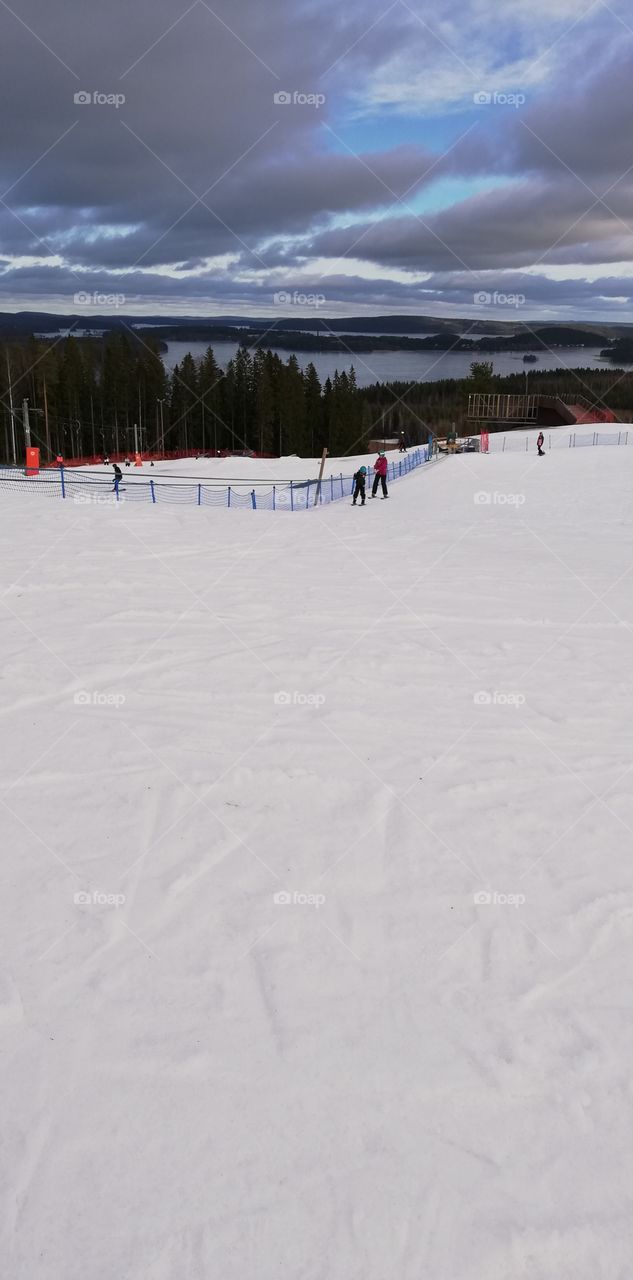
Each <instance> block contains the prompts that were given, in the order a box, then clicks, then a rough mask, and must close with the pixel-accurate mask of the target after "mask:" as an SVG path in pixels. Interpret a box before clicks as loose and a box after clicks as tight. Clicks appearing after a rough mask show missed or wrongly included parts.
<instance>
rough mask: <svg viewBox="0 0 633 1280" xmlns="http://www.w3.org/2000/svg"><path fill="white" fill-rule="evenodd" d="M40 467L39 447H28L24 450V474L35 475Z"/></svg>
mask: <svg viewBox="0 0 633 1280" xmlns="http://www.w3.org/2000/svg"><path fill="white" fill-rule="evenodd" d="M39 469H40V451H39V449H31V448H28V449H27V451H26V467H25V469H24V474H25V475H26V476H36V475H37V473H38V471H39Z"/></svg>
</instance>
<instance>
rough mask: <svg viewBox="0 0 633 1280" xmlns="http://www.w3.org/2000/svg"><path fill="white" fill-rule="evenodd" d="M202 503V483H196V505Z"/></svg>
mask: <svg viewBox="0 0 633 1280" xmlns="http://www.w3.org/2000/svg"><path fill="white" fill-rule="evenodd" d="M201 504H202V485H201V484H199V485H198V506H200V505H201Z"/></svg>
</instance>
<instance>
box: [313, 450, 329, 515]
mask: <svg viewBox="0 0 633 1280" xmlns="http://www.w3.org/2000/svg"><path fill="white" fill-rule="evenodd" d="M326 458H327V449H324V450H323V456H322V458H321V467H320V469H319V479H318V481H317V487H316V493H315V495H314V505H315V507H316V505H317V503H318V501H319V498H320V497H321V481H322V480H323V472H324V471H325V459H326Z"/></svg>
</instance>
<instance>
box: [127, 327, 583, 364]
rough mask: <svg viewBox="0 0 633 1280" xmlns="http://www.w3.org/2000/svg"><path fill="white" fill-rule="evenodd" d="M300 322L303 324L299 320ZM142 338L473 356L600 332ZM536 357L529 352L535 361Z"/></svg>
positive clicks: (231, 332)
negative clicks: (413, 336) (438, 352)
mask: <svg viewBox="0 0 633 1280" xmlns="http://www.w3.org/2000/svg"><path fill="white" fill-rule="evenodd" d="M304 323H305V322H304ZM143 338H144V340H145V341H147V340H148V339H151V340H152V341H153V342H155V343H156V344H157V345H158V346H159V348H160V349H161V350H165V349H166V346H167V343H169V342H208V343H209V345H210V346H213V344H214V343H216V342H236V341H237V342H238V343H239V344H240V346H243V347H248V348H249V349H250V350H253V349H256V348H258V347H263V348H265V349H268V348H269V347H273V348H275V349H276V350H282V351H314V352H319V353H321V354H323V353H334V354H345V353H347V354H350V353H352V354H353V353H355V352H371V351H465V352H468V353H471V354H473V355H478V354H492V353H494V352H503V351H551V350H552V349H554V348H565V347H588V348H596V347H599V346H600V345H601V343H602V342H603V341H604V338H605V335H604V334H602V335H600V334H597V333H595V332H593V331H592V330H589V329H580V328H576V329H575V328H571V327H567V326H564V325H544V326H541V327H539V328H533V329H531V328H530V329H528V328H526V327H521V328H520V329H519V330H518V331H515V332H513V333H511V334H508V335H507V336H505V335H501V334H488V335H486V336H484V337H480V338H467V337H464V336H462V335H461V334H456V333H454V332H448V333H433V334H430V335H429V336H428V337H425V338H422V337H421V338H411V337H408V336H406V335H405V334H396V333H393V334H391V333H388V334H385V333H383V334H369V333H365V334H356V333H346V334H345V335H344V336H342V335H340V336H339V334H336V333H326V332H323V331H322V330H321V331H319V332H314V331H311V330H304V331H301V330H297V329H292V330H289V329H284V328H281V327H277V325H275V326H274V327H273V326H269V327H268V328H267V329H264V330H263V331H262V330H261V329H259V328H257V329H251V328H240V329H236V328H232V327H229V326H219V325H218V326H214V327H210V326H208V325H196V324H192V323H189V324H188V325H187V326H186V327H183V326H180V325H178V326H173V327H172V326H165V325H161V326H160V328H155V329H150V328H144V329H143ZM536 359H538V357H537V356H534V360H536Z"/></svg>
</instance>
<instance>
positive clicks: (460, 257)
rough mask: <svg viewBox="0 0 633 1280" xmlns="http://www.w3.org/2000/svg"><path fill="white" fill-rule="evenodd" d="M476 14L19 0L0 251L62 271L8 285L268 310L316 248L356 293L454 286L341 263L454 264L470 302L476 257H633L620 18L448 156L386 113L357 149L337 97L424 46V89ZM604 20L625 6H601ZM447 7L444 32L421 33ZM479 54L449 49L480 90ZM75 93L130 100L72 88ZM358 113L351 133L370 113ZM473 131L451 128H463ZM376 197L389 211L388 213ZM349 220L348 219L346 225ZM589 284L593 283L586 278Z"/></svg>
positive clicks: (352, 93)
mask: <svg viewBox="0 0 633 1280" xmlns="http://www.w3.org/2000/svg"><path fill="white" fill-rule="evenodd" d="M560 4H561V6H562V7H563V8H564V5H562V0H560ZM554 7H556V5H555V4H554ZM471 8H472V6H470V5H466V7H464V6H463V5H461V6H458V5H457V4H456V3H452V0H449V3H447V4H446V6H445V7H444V9H443V12H442V16H441V22H440V19H439V18H438V17H437V15H435V14H434V11H433V10H432V7H431V6H430V5H426V4H423V5H421V6H419V15H418V16H419V17H421V18H422V19H423V21H419V20H418V18H416V16H415V14H414V13H412V10H411V8H407V7H406V6H405V5H403V4H400V3H399V2H398V3H396V4H395V5H393V6H392V7H391V8H390V9H388V8H386V7H383V5H382V4H379V3H378V2H377V0H370V2H369V3H366V2H365V3H361V0H352V2H351V3H349V4H348V5H346V6H344V7H343V6H341V5H340V4H338V3H335V2H334V0H319V3H318V4H317V3H314V2H313V0H295V3H294V4H293V6H292V8H291V7H290V5H289V3H288V0H269V2H268V3H267V4H266V5H265V6H264V5H262V4H261V0H241V3H240V5H239V6H235V5H232V4H230V2H229V0H217V2H215V3H212V5H211V6H209V5H208V4H207V3H205V0H196V2H195V3H194V4H192V5H190V6H189V5H188V3H187V0H181V3H179V4H176V3H174V0H151V3H150V0H135V3H134V4H133V5H129V4H128V3H124V2H123V0H111V3H109V4H108V5H107V6H106V5H104V6H97V7H95V6H86V5H85V3H83V0H60V4H57V5H51V4H50V3H49V2H48V0H23V2H22V3H21V4H20V7H19V10H18V9H16V11H15V12H16V14H17V17H16V16H14V15H13V14H12V13H11V12H10V11H8V10H7V9H6V8H4V7H3V8H0V41H1V42H2V47H3V49H4V50H5V65H4V68H3V76H2V77H0V111H2V115H3V119H4V120H5V121H8V122H10V126H9V127H8V128H7V129H5V132H4V140H3V145H2V149H1V150H0V184H1V191H4V193H5V194H4V196H3V197H2V199H3V202H4V203H2V204H0V252H1V253H3V254H5V255H8V256H15V255H20V254H21V255H34V256H36V257H38V258H41V257H46V256H49V258H50V260H51V261H53V259H52V255H53V254H59V255H60V256H61V257H62V258H63V259H64V265H63V266H61V267H57V268H56V267H49V268H45V267H40V266H32V267H28V268H21V269H18V270H9V271H7V272H5V273H4V274H2V275H0V289H1V294H2V296H4V298H5V299H11V300H13V301H18V300H19V299H20V298H22V297H23V298H25V299H26V298H27V297H28V298H34V297H36V296H37V290H38V288H39V289H41V290H42V296H46V297H53V296H59V297H60V298H64V297H65V296H66V294H67V293H68V294H70V293H73V292H74V291H75V289H76V288H80V287H82V285H81V282H82V280H84V279H87V280H90V281H94V282H95V283H94V284H93V286H92V287H94V288H104V289H107V288H110V289H117V288H118V289H121V290H123V291H124V292H125V293H126V294H132V295H134V296H135V297H139V298H146V299H147V300H148V303H150V302H153V300H154V299H156V301H157V302H159V301H160V299H161V298H163V299H164V300H165V303H166V305H169V304H170V303H171V304H172V305H173V304H174V302H175V300H176V299H183V298H184V297H187V296H188V297H190V298H191V299H192V300H195V301H199V302H200V303H201V305H202V304H204V308H207V304H208V309H210V310H212V309H213V300H214V299H215V300H216V301H217V302H218V304H222V305H223V304H224V299H228V300H230V303H231V305H235V306H237V305H238V301H237V300H239V303H240V305H244V307H245V308H248V306H249V305H250V306H253V305H264V306H265V305H267V304H266V303H265V302H263V303H260V304H258V303H257V301H256V300H257V299H262V297H263V296H264V295H266V296H268V295H269V294H270V293H271V292H272V290H273V288H274V287H276V285H277V284H278V282H279V276H280V272H282V271H284V272H285V273H286V274H287V277H288V279H293V278H295V279H297V280H301V279H302V276H301V274H300V271H299V267H300V265H301V264H302V263H303V262H304V261H305V259H306V257H307V256H308V255H310V254H313V255H318V256H330V257H332V259H333V262H332V271H331V275H330V276H329V288H330V290H331V291H332V292H334V291H335V290H337V291H338V294H337V300H339V301H340V303H341V305H344V306H349V303H350V301H353V297H356V298H357V299H358V302H359V305H366V304H367V303H368V300H369V299H370V297H371V298H373V299H380V300H381V305H385V306H386V305H388V304H387V302H386V299H387V298H388V297H389V298H391V299H392V302H391V303H390V304H389V305H393V306H395V307H398V305H402V302H403V300H404V299H405V298H408V300H409V305H411V306H415V305H426V306H427V307H428V305H429V300H430V299H432V298H433V297H434V296H436V297H437V299H439V300H441V299H443V298H444V296H445V293H444V289H443V287H438V289H437V291H435V290H434V289H433V288H428V289H425V288H422V287H421V286H419V285H416V284H415V283H414V282H412V283H411V284H407V283H405V282H404V281H402V282H397V281H393V282H392V281H389V282H387V283H384V284H383V283H382V282H381V281H379V280H373V281H371V282H368V281H366V280H364V279H362V278H361V277H359V276H355V275H354V276H352V275H346V276H342V275H340V274H339V267H338V265H337V261H336V260H337V259H338V258H340V257H341V256H349V257H350V258H351V259H356V258H362V259H363V260H364V261H365V262H367V263H370V264H374V265H375V266H376V268H377V269H378V270H380V269H386V270H392V271H393V270H402V269H404V270H409V271H415V272H420V271H430V272H433V273H451V274H453V275H454V280H453V284H452V285H451V282H450V281H448V282H447V284H446V291H447V293H446V297H447V298H448V297H450V298H460V297H462V290H463V289H464V288H466V294H465V295H464V296H467V287H466V286H463V285H461V284H460V283H459V281H460V280H461V278H462V276H463V274H464V272H465V271H466V272H467V271H469V270H472V271H473V272H485V271H490V270H499V271H500V270H503V269H506V270H507V269H520V268H521V267H527V266H530V265H531V264H533V263H535V262H537V263H538V262H541V261H542V264H543V270H544V271H546V267H547V265H548V264H557V265H564V264H570V265H571V264H578V263H587V264H591V263H606V262H618V261H621V260H624V259H627V258H630V256H631V249H632V248H633V231H631V230H630V229H629V224H630V225H631V227H632V228H633V186H632V184H631V181H630V179H627V178H626V177H625V178H624V179H623V178H622V175H623V174H625V172H626V170H627V168H628V167H629V166H630V165H632V164H633V155H632V154H629V150H630V144H629V140H628V136H627V130H626V129H624V128H622V121H623V119H626V118H627V116H628V115H629V114H630V110H631V107H633V84H632V82H631V80H630V75H629V67H630V51H631V43H632V41H631V39H630V38H628V37H627V35H626V32H625V31H624V29H623V28H622V27H621V26H620V28H619V33H620V38H619V39H618V41H615V40H614V39H613V38H612V37H613V32H612V31H611V30H610V29H609V38H608V39H607V38H606V36H605V40H604V42H603V44H602V45H600V44H599V45H597V46H596V45H595V39H596V30H597V28H596V27H595V26H594V27H593V28H592V31H591V39H592V41H593V42H594V43H593V44H590V43H589V38H588V35H587V33H586V32H584V30H583V27H582V24H581V23H579V24H577V27H576V29H575V31H574V34H573V38H572V37H571V36H570V37H569V40H568V42H567V44H566V46H565V49H566V57H567V63H568V74H567V75H566V77H565V80H564V82H563V81H562V80H552V82H551V84H550V87H549V88H547V87H545V88H541V91H540V93H539V95H538V96H537V95H536V94H535V95H534V96H533V100H530V96H529V94H526V97H527V99H528V101H527V103H526V105H525V106H524V107H523V108H522V109H521V110H519V111H512V110H510V111H508V110H503V109H500V108H497V107H495V106H491V107H490V108H487V107H484V108H482V110H481V112H479V113H478V114H477V116H476V119H475V121H474V123H475V128H474V129H473V130H472V131H471V132H470V133H469V134H468V136H467V137H466V138H465V139H464V140H463V141H462V142H460V141H457V142H456V144H455V145H453V146H451V145H450V141H449V144H448V146H447V150H446V153H444V152H443V149H442V147H441V146H439V145H438V143H437V142H435V143H432V142H431V141H430V137H432V136H433V135H428V136H426V135H425V130H424V128H423V127H422V126H421V127H420V130H419V132H418V140H417V141H416V142H415V144H407V145H398V144H397V132H398V131H397V128H393V129H392V135H393V137H394V138H395V139H396V143H395V144H394V142H393V141H385V139H384V136H381V135H380V134H379V135H377V137H376V140H375V143H374V142H373V139H372V137H371V131H369V132H368V133H367V134H363V135H362V136H363V138H364V143H363V150H362V154H361V155H360V158H359V157H357V156H356V155H354V154H350V152H349V151H348V150H347V149H346V147H345V145H344V142H343V138H342V135H344V134H345V129H344V128H343V126H342V125H341V124H340V122H339V110H340V103H341V102H342V101H343V100H344V99H345V98H346V97H347V98H348V99H349V98H350V97H351V98H355V97H356V98H358V99H361V98H362V95H363V93H364V92H366V93H367V94H368V95H369V96H371V85H372V77H373V76H374V75H375V74H376V73H377V72H378V71H379V70H380V69H381V68H382V69H383V72H384V71H385V69H386V68H387V69H389V71H388V74H391V75H392V76H393V77H394V78H395V77H397V76H398V75H399V74H400V71H401V68H402V65H403V60H404V62H407V64H408V65H410V64H411V61H412V60H413V61H414V62H417V63H418V64H419V66H420V68H421V69H423V70H424V74H425V76H426V83H427V85H430V86H431V88H432V86H433V75H434V68H436V67H437V66H438V65H439V59H440V58H441V57H446V56H447V57H448V58H449V61H450V56H451V55H450V48H449V46H450V45H451V42H452V41H453V40H454V39H455V38H456V35H455V33H456V32H457V31H458V30H459V24H460V21H461V20H462V15H464V16H465V15H466V12H467V10H468V12H469V13H470V16H471V18H472V13H471V12H470V11H471ZM537 9H538V10H539V12H537V13H536V14H535V21H536V20H539V19H540V17H541V13H540V10H542V9H543V6H538V5H537ZM472 12H475V9H472ZM477 13H478V14H479V15H482V18H481V25H482V31H481V36H482V40H481V43H482V44H484V43H485V41H484V40H483V37H484V36H485V30H486V21H488V23H489V27H490V33H492V30H493V27H494V22H495V21H496V19H495V11H494V9H493V6H492V5H490V6H489V10H486V5H485V4H483V5H482V4H481V3H480V4H479V5H478V6H477ZM604 19H605V23H608V22H610V23H611V25H613V22H614V21H615V19H612V18H609V16H608V14H607V12H606V11H605V14H604ZM433 23H435V26H436V27H438V26H439V27H440V28H441V31H442V32H443V41H444V46H445V47H444V48H443V46H442V45H441V44H440V43H439V42H438V40H437V39H434V38H431V35H430V34H429V25H428V24H430V25H431V26H432V24H433ZM556 30H557V31H558V30H559V28H556ZM606 31H607V27H606V26H605V32H606ZM446 48H448V49H449V52H448V55H447V54H446ZM7 50H9V51H10V53H9V56H6V52H7ZM465 54H466V59H465V60H464V59H462V60H461V62H462V69H461V70H460V66H459V59H456V60H455V62H454V71H455V77H456V85H457V86H458V89H459V93H461V94H466V97H468V95H470V96H471V97H472V94H471V90H472V89H473V88H475V87H477V79H476V74H475V71H474V69H473V68H474V67H475V66H476V65H478V64H477V61H476V59H477V57H478V56H479V53H478V51H477V50H476V49H473V50H472V52H469V51H468V50H466V51H465ZM333 64H334V65H333ZM471 64H472V65H471ZM385 74H387V72H385ZM403 74H404V73H403ZM469 77H470V78H469ZM460 79H461V81H462V82H464V83H465V87H464V83H462V84H461V85H460V84H459V81H460ZM471 81H472V83H471ZM516 87H517V88H520V87H521V86H520V85H517V86H516ZM80 90H85V91H87V92H88V93H90V94H92V93H93V92H94V91H95V90H99V91H101V92H102V93H104V94H119V95H125V102H124V103H120V104H119V107H118V108H117V107H115V106H110V105H107V104H103V105H97V104H94V103H91V104H89V105H82V104H76V103H75V102H74V100H73V98H74V95H75V93H77V92H78V91H80ZM286 90H287V91H289V92H290V93H293V92H294V91H299V92H300V93H304V94H310V93H321V94H323V95H324V96H325V98H326V101H325V103H323V104H321V106H320V107H318V108H317V107H316V106H314V105H307V104H303V105H300V104H290V105H285V104H283V103H280V104H276V103H275V102H274V100H273V99H274V95H275V93H278V92H280V91H286ZM395 93H396V90H395V89H394V94H395ZM359 119H360V124H359V125H358V126H357V127H358V128H360V127H361V126H362V112H361V116H360V117H359ZM468 123H472V121H470V118H469V120H467V121H466V122H465V123H464V125H463V127H462V124H461V123H456V124H455V127H454V130H453V133H452V134H451V136H452V137H453V138H458V136H459V134H461V133H463V132H465V129H466V127H467V125H468ZM331 130H333V132H331ZM352 151H353V148H352ZM491 174H494V175H497V176H498V177H500V178H504V179H506V178H507V179H508V185H507V186H506V187H504V188H501V189H497V190H496V191H494V192H492V193H489V194H488V195H479V196H475V197H473V198H471V199H470V200H462V201H459V202H458V203H456V204H455V205H454V206H453V207H452V208H448V209H446V210H444V211H443V212H440V213H436V214H433V215H432V216H425V217H424V218H423V219H422V221H420V220H418V219H416V218H415V217H412V216H411V213H410V209H411V201H412V200H413V199H414V194H413V192H414V191H415V195H416V196H417V195H418V193H419V192H420V191H422V190H423V189H424V187H425V186H428V185H429V184H430V183H431V181H433V180H436V179H437V178H439V177H442V176H446V175H450V176H452V177H453V178H457V179H459V178H470V179H474V180H478V179H479V178H485V177H486V176H489V175H491ZM609 187H612V189H611V190H607V189H608V188H609ZM209 188H210V189H209ZM588 188H590V189H588ZM605 191H606V192H607V194H606V195H605V202H606V206H608V207H605V205H604V204H602V205H601V204H596V205H595V207H593V208H591V205H592V204H594V195H593V192H595V193H596V195H600V194H601V193H602V192H605ZM407 192H409V194H408V195H407V194H406V193H407ZM0 193H1V192H0ZM205 193H206V194H205ZM200 195H203V198H204V203H200V202H199V201H197V197H198V196H200ZM399 196H400V197H402V198H403V201H404V204H403V203H400V202H399V201H398V199H397V197H399ZM378 209H380V210H381V217H382V220H376V219H375V218H372V215H373V214H374V213H375V211H376V210H378ZM385 211H388V216H386V217H384V216H383V215H384V213H385ZM333 218H336V219H337V220H338V221H339V222H342V221H344V220H349V221H352V222H353V223H354V225H353V226H349V227H347V229H344V228H342V227H341V226H338V227H336V226H334V227H332V226H331V221H332V219H333ZM288 237H296V242H293V240H292V239H288ZM226 254H231V255H235V259H236V261H235V262H234V263H233V264H232V265H231V267H230V268H229V273H228V274H227V272H226V271H223V270H220V271H217V270H212V271H211V272H207V270H206V267H205V265H204V264H205V262H206V260H207V259H209V258H213V257H215V256H216V255H226ZM174 264H180V265H184V264H186V266H187V268H188V269H189V270H198V271H199V272H200V273H201V274H200V276H199V277H198V278H196V277H195V276H189V277H187V279H186V280H183V279H182V278H177V279H170V278H169V277H168V276H167V275H165V274H157V273H154V274H143V273H142V272H141V271H139V270H138V268H139V267H140V268H144V269H147V268H153V269H158V268H161V267H165V266H168V267H173V265H174ZM69 267H74V268H75V269H76V273H77V274H75V275H73V274H72V272H71V271H70V270H69ZM130 269H131V271H130ZM266 270H268V271H269V272H270V273H271V274H270V277H269V280H267V281H266V283H265V284H264V285H263V286H262V284H261V283H259V284H258V283H257V282H255V281H253V282H252V283H244V282H243V281H244V273H245V272H250V273H253V272H258V271H259V272H262V273H264V272H265V271H266ZM109 272H111V273H112V275H109V274H108V273H109ZM117 272H129V274H127V275H121V276H120V277H118V276H117V275H116V273H117ZM104 282H105V283H104ZM579 283H580V282H577V281H571V282H570V285H569V287H570V294H569V296H570V297H571V296H572V295H573V296H574V297H575V298H577V299H578V298H580V297H581V290H580V287H578V288H577V287H576V286H577V285H578V286H579ZM87 287H89V286H87ZM556 287H557V288H558V287H559V286H558V285H557V286H556ZM451 290H452V292H451ZM372 291H373V292H372ZM622 292H623V293H625V292H627V290H626V288H624V287H623V288H622ZM565 296H567V295H565ZM586 296H587V298H592V299H593V298H595V291H594V286H592V285H589V286H588V293H587V295H586ZM561 305H566V303H565V302H563V301H562V297H561Z"/></svg>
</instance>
